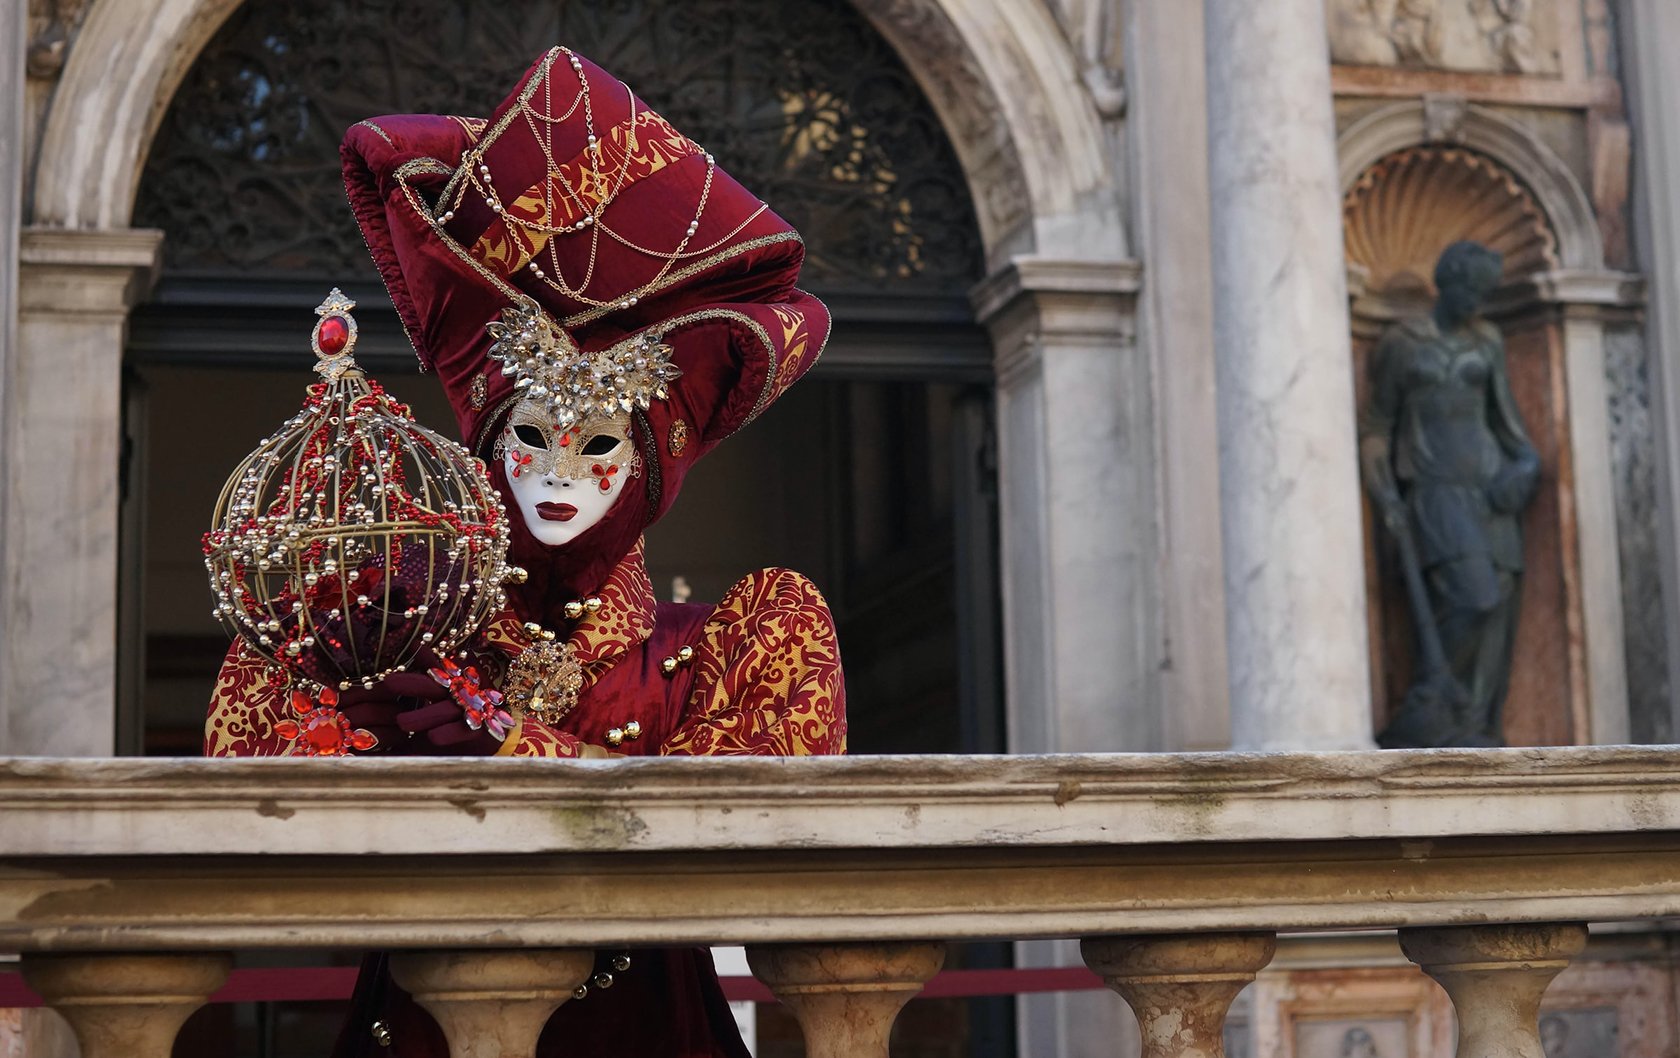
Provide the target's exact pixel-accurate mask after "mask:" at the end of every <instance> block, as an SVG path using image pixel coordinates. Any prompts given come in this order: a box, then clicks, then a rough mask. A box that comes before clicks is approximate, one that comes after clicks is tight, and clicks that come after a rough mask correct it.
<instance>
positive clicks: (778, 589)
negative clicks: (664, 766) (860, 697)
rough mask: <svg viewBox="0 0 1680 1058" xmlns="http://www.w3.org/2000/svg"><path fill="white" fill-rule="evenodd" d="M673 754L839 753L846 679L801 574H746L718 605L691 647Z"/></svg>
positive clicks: (824, 615)
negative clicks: (689, 682)
mask: <svg viewBox="0 0 1680 1058" xmlns="http://www.w3.org/2000/svg"><path fill="white" fill-rule="evenodd" d="M694 665H695V677H694V689H693V691H692V692H691V694H690V696H689V700H688V708H687V710H686V715H687V719H686V720H685V721H684V722H683V724H682V726H680V727H679V728H678V729H677V730H676V731H675V732H674V733H673V734H672V735H671V737H670V738H668V739H666V740H665V743H664V744H663V745H662V746H661V747H660V752H661V753H664V754H668V755H673V756H681V755H687V756H723V755H760V756H806V755H813V754H837V753H844V752H846V684H845V677H844V674H843V673H842V672H841V668H840V647H839V643H838V641H837V640H836V638H835V632H834V617H833V615H832V614H830V613H829V610H828V604H827V603H826V602H824V601H823V597H822V594H821V593H820V592H818V591H817V588H816V585H814V584H812V583H811V582H810V581H809V580H807V579H806V578H805V577H804V576H802V575H800V574H798V573H795V572H793V571H792V570H786V569H767V570H761V571H759V572H758V573H754V574H752V575H750V576H748V577H746V578H744V579H742V580H741V581H740V582H739V583H738V584H736V585H735V586H734V587H733V588H731V589H730V590H729V592H728V594H726V595H725V596H724V598H723V601H722V602H720V603H718V605H717V608H716V609H715V610H714V611H713V612H712V615H711V617H710V618H709V619H708V620H707V621H706V625H705V627H704V628H703V629H702V631H701V637H700V642H699V643H698V644H696V647H695V660H694Z"/></svg>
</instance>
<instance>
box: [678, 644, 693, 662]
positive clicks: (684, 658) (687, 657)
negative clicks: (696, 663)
mask: <svg viewBox="0 0 1680 1058" xmlns="http://www.w3.org/2000/svg"><path fill="white" fill-rule="evenodd" d="M677 660H678V661H680V662H682V663H683V664H684V665H687V664H688V663H689V662H691V661H693V660H694V648H693V647H687V646H685V647H683V648H682V649H681V650H679V651H677Z"/></svg>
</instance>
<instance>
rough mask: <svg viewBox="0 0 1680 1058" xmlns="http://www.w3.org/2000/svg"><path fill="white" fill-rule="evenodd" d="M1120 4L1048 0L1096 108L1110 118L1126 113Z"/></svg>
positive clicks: (1100, 0)
mask: <svg viewBox="0 0 1680 1058" xmlns="http://www.w3.org/2000/svg"><path fill="white" fill-rule="evenodd" d="M1122 6H1123V5H1122V4H1121V0H1051V8H1052V9H1053V10H1054V11H1055V13H1056V21H1057V22H1058V23H1060V24H1061V27H1062V32H1063V33H1064V34H1066V35H1067V39H1068V44H1069V45H1071V46H1072V48H1073V52H1074V56H1075V57H1076V58H1077V60H1078V62H1079V68H1080V74H1081V77H1082V78H1083V80H1084V81H1085V87H1086V89H1087V90H1088V91H1089V92H1090V93H1091V99H1092V100H1093V101H1094V102H1095V103H1096V105H1097V112H1098V113H1100V114H1102V116H1103V117H1104V118H1107V119H1109V120H1114V119H1117V118H1120V117H1122V116H1123V115H1124V114H1125V113H1126V81H1125V71H1124V70H1123V68H1122V65H1121V56H1122V53H1123V52H1124V50H1125V27H1124V18H1123V15H1124V12H1123V11H1122Z"/></svg>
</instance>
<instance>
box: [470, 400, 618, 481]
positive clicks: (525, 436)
mask: <svg viewBox="0 0 1680 1058" xmlns="http://www.w3.org/2000/svg"><path fill="white" fill-rule="evenodd" d="M496 454H497V455H498V456H501V457H503V458H507V459H509V460H511V462H512V463H513V466H512V467H510V468H509V473H510V474H511V475H512V476H513V477H516V478H518V477H524V476H525V475H527V474H535V475H539V476H540V475H545V474H547V475H553V476H554V477H557V478H570V479H571V480H573V481H589V480H591V479H593V480H595V481H597V482H599V484H600V488H601V491H602V492H606V491H608V490H609V489H611V488H612V486H613V484H614V483H616V482H617V481H618V480H619V475H620V474H623V475H625V476H626V477H634V476H635V475H636V470H637V468H638V465H639V459H638V457H637V455H636V450H635V446H634V445H632V444H631V443H630V413H629V412H622V413H620V414H617V415H598V416H592V417H590V418H588V419H585V420H583V421H581V422H579V423H577V424H576V425H575V426H573V427H572V428H571V429H569V430H568V429H565V428H563V427H561V426H560V425H559V424H557V423H555V421H554V419H553V418H552V417H551V416H550V415H549V414H548V408H547V407H546V406H545V405H544V404H543V403H541V402H539V401H535V400H522V401H520V402H519V403H518V404H515V405H514V406H513V411H512V412H511V413H509V415H508V422H507V426H506V427H505V428H504V429H503V430H502V436H501V439H500V440H498V441H497V442H496Z"/></svg>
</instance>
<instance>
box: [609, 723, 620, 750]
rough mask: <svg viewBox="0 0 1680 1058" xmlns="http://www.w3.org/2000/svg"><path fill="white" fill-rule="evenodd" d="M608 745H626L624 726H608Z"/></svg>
mask: <svg viewBox="0 0 1680 1058" xmlns="http://www.w3.org/2000/svg"><path fill="white" fill-rule="evenodd" d="M607 745H609V746H622V745H624V729H623V728H622V727H609V728H607Z"/></svg>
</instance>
